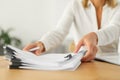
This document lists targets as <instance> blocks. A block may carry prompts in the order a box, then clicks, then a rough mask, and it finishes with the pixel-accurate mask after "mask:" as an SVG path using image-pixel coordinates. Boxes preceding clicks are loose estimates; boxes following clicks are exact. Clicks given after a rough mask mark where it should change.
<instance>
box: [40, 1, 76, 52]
mask: <svg viewBox="0 0 120 80" xmlns="http://www.w3.org/2000/svg"><path fill="white" fill-rule="evenodd" d="M73 17H74V15H73V2H71V3H70V4H69V5H68V6H67V7H66V9H65V11H64V14H63V16H62V18H61V19H60V21H59V23H58V24H57V27H56V28H55V29H54V30H52V31H50V32H48V33H46V34H45V35H44V36H43V37H42V38H41V39H40V40H39V41H41V42H43V44H44V46H45V49H46V51H48V50H50V49H51V48H54V47H56V46H57V45H59V44H60V43H62V41H63V40H64V38H65V37H66V35H67V34H68V32H69V30H70V27H71V24H72V21H73Z"/></svg>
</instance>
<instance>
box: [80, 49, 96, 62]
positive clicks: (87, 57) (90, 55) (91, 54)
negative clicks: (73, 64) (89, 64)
mask: <svg viewBox="0 0 120 80" xmlns="http://www.w3.org/2000/svg"><path fill="white" fill-rule="evenodd" d="M92 49H93V50H91V52H88V53H86V55H85V56H84V57H83V58H82V61H91V60H93V59H94V58H95V55H96V53H97V47H94V48H92Z"/></svg>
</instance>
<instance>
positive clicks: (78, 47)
mask: <svg viewBox="0 0 120 80" xmlns="http://www.w3.org/2000/svg"><path fill="white" fill-rule="evenodd" d="M81 46H83V42H82V41H80V42H79V43H78V45H77V46H76V48H75V51H74V53H77V52H78V51H79V49H80V48H81Z"/></svg>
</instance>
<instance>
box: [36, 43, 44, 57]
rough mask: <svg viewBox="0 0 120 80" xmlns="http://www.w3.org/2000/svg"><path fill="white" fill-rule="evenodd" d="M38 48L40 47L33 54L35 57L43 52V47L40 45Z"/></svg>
mask: <svg viewBox="0 0 120 80" xmlns="http://www.w3.org/2000/svg"><path fill="white" fill-rule="evenodd" d="M38 46H39V47H40V49H38V50H36V51H35V52H34V53H35V54H36V55H40V53H42V52H43V46H42V44H40V45H38Z"/></svg>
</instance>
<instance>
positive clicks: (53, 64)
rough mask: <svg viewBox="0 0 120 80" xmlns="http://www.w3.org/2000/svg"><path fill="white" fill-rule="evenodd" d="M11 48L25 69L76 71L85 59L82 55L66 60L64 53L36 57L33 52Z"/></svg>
mask: <svg viewBox="0 0 120 80" xmlns="http://www.w3.org/2000/svg"><path fill="white" fill-rule="evenodd" d="M8 47H9V48H11V49H13V50H15V51H16V52H14V53H15V56H16V57H17V58H19V59H21V62H22V63H23V64H22V65H24V66H20V67H19V68H25V69H37V70H76V69H77V68H78V66H79V65H80V64H81V61H80V60H81V58H82V57H83V54H82V53H79V54H77V55H73V56H72V58H71V59H69V60H68V59H66V58H64V57H65V56H66V55H68V54H70V53H67V54H63V53H50V54H41V55H40V56H36V55H34V54H33V53H31V52H26V51H23V50H20V49H17V48H15V47H13V46H10V45H9V46H8ZM71 54H73V53H71Z"/></svg>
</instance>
